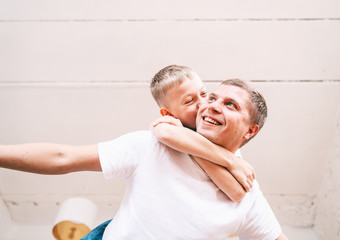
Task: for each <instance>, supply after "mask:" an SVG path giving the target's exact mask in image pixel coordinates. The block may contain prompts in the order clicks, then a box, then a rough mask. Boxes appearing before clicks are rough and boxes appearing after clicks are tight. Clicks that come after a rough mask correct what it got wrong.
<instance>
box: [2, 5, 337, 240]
mask: <svg viewBox="0 0 340 240" xmlns="http://www.w3.org/2000/svg"><path fill="white" fill-rule="evenodd" d="M173 63H176V64H183V65H188V66H190V67H192V68H194V69H195V70H196V71H197V72H198V73H199V74H200V76H201V77H202V78H203V79H204V81H205V82H206V84H207V86H208V88H209V89H210V90H213V89H214V88H215V87H216V86H218V83H219V81H221V80H224V79H227V78H231V77H238V78H242V79H246V80H249V81H252V82H253V84H254V85H255V86H256V87H257V88H258V89H260V90H261V92H263V94H264V95H265V97H266V99H267V102H268V106H269V117H268V121H267V123H266V125H265V127H264V129H263V130H262V133H260V134H259V135H258V136H257V137H256V138H255V139H254V140H253V141H252V142H250V143H249V144H248V145H247V146H245V147H244V149H243V155H244V157H245V158H246V159H247V160H249V162H251V164H252V165H253V166H254V167H255V170H256V173H257V178H258V180H259V181H260V184H261V187H262V190H263V192H264V193H265V195H266V196H267V199H268V200H269V202H270V203H271V205H272V207H273V209H274V211H275V213H276V214H277V216H278V218H279V220H280V222H281V223H282V224H288V225H293V226H304V227H312V226H314V225H315V223H316V224H317V227H316V228H315V229H317V231H318V232H319V233H320V234H323V236H326V235H325V232H329V231H327V226H332V227H333V228H332V229H339V228H340V227H339V226H340V221H339V218H338V217H336V216H337V215H334V214H335V213H334V214H333V215H332V212H328V214H330V215H332V216H333V217H335V218H337V219H336V221H333V222H332V223H328V225H327V226H326V225H325V224H324V222H325V220H320V219H322V218H320V217H318V214H321V213H322V206H325V205H327V200H322V201H323V205H322V204H319V200H318V199H319V198H318V193H320V192H321V193H322V194H321V195H322V196H323V197H325V196H326V199H327V196H328V193H327V191H322V188H324V189H325V184H324V183H323V182H324V181H325V180H324V179H325V178H328V177H325V176H329V161H330V160H329V159H330V158H329V153H330V151H332V150H331V149H334V148H333V147H332V146H334V144H335V143H334V142H335V141H337V140H336V138H334V137H332V136H333V132H334V131H336V129H338V127H337V125H336V124H337V120H336V119H337V115H336V109H338V108H339V105H340V1H338V0H324V1H315V0H312V1H307V0H299V1H264V0H260V1H250V0H246V1H217V0H216V1H214V0H213V1H194V0H189V1H174V0H172V1H155V0H142V1H132V0H130V1H129V0H124V1H123V0H115V1H90V0H83V1H65V0H59V1H51V0H45V1H39V0H31V1H26V0H12V1H5V0H0V111H1V118H0V119H1V120H0V143H1V144H12V143H23V142H31V141H49V142H58V143H69V144H88V143H97V142H99V141H105V140H108V139H112V138H114V137H117V136H119V135H121V134H123V133H126V132H130V131H134V130H138V129H147V128H148V125H149V123H150V122H151V121H152V120H153V119H155V118H156V117H157V116H158V108H157V106H156V104H155V103H154V102H153V99H152V97H151V94H150V93H149V89H148V87H149V81H150V79H151V78H152V76H153V75H154V74H155V73H156V72H157V71H158V70H160V69H161V68H162V67H164V66H166V65H169V64H173ZM331 159H335V160H332V161H335V162H336V161H339V155H336V156H335V157H333V158H331ZM335 166H336V167H335V168H334V169H333V170H332V171H333V172H332V174H334V175H336V174H339V173H340V169H339V165H335ZM70 182H72V184H70ZM337 183H338V182H337ZM320 189H321V190H320ZM333 190H335V191H338V190H339V186H338V185H337V184H336V185H335V187H334V189H333ZM123 191H124V184H123V183H122V182H121V181H119V180H113V181H105V180H103V177H102V176H101V175H100V174H97V173H74V174H69V175H66V176H40V175H33V174H26V173H19V172H15V171H10V170H4V169H0V194H1V197H2V199H3V201H4V202H5V206H6V208H5V207H1V208H0V210H1V212H3V213H4V214H0V220H1V221H2V222H5V223H7V225H8V221H9V220H8V217H6V216H8V215H6V214H7V213H6V214H5V212H7V211H8V214H9V215H10V216H11V218H12V220H11V223H12V224H14V225H15V226H16V227H19V228H20V226H22V227H23V226H26V225H29V224H40V225H52V224H53V219H54V216H55V214H56V211H57V209H58V204H59V203H60V202H61V201H62V200H63V199H65V198H67V197H69V196H72V195H81V196H86V197H88V198H90V199H92V200H94V201H95V202H96V203H97V204H98V205H99V206H100V216H99V218H98V222H100V221H102V220H105V219H106V218H107V217H109V216H112V215H113V214H114V211H115V209H117V207H118V205H119V202H120V199H121V196H122V193H123ZM332 196H333V195H332ZM318 205H319V206H320V207H319V208H318ZM334 208H335V209H336V210H337V211H338V210H339V208H340V207H339V204H336V203H335V206H334ZM316 218H317V219H318V221H315V219H316ZM4 226H5V225H4ZM2 229H6V228H1V226H0V232H2V231H3V230H2ZM338 234H339V231H338ZM9 235H11V236H12V237H11V238H10V237H8V238H7V239H14V238H15V234H14V233H9V234H8V236H9ZM17 238H18V239H20V237H17ZM0 239H1V237H0ZM42 239H46V236H43V237H42ZM324 239H326V238H324Z"/></svg>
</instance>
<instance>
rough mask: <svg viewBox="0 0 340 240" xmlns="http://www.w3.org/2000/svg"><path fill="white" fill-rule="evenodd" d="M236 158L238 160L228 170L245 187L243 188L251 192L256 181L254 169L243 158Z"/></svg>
mask: <svg viewBox="0 0 340 240" xmlns="http://www.w3.org/2000/svg"><path fill="white" fill-rule="evenodd" d="M235 157H236V156H235ZM236 158H237V160H235V161H233V164H232V166H231V167H230V168H228V170H229V171H230V173H231V174H232V175H233V176H234V178H236V180H237V181H238V182H239V183H240V184H241V185H242V186H243V188H244V189H245V190H246V191H247V192H249V190H250V189H251V188H252V187H253V182H254V179H255V172H254V168H253V167H252V166H251V165H250V164H249V163H248V162H246V161H245V160H243V159H242V158H239V157H236Z"/></svg>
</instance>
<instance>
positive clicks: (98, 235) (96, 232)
mask: <svg viewBox="0 0 340 240" xmlns="http://www.w3.org/2000/svg"><path fill="white" fill-rule="evenodd" d="M111 221H112V219H110V220H107V221H106V222H103V223H102V224H100V225H99V226H97V227H96V228H94V229H93V230H92V231H91V232H89V233H88V234H87V235H86V236H85V237H83V238H82V239H80V240H102V238H103V234H104V231H105V228H106V227H107V225H109V223H110V222H111Z"/></svg>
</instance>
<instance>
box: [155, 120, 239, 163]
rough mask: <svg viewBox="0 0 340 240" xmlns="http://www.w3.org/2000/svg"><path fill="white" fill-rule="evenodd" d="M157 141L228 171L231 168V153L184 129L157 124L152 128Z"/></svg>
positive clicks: (232, 155) (232, 157)
mask: <svg viewBox="0 0 340 240" xmlns="http://www.w3.org/2000/svg"><path fill="white" fill-rule="evenodd" d="M153 132H154V134H155V135H156V137H157V138H158V140H159V141H160V142H162V143H164V144H166V145H168V146H169V147H171V148H173V149H176V150H177V151H180V152H184V153H187V154H191V155H194V156H198V157H200V158H203V159H206V160H208V161H211V162H213V163H216V164H218V165H221V166H224V167H226V168H228V169H230V168H232V167H233V164H234V162H233V159H234V158H236V156H234V154H233V153H231V152H230V151H228V150H227V149H225V148H222V147H220V146H218V145H216V144H214V143H212V142H210V141H209V140H208V139H206V138H205V137H203V136H202V135H200V134H198V133H196V132H194V131H192V130H190V129H188V128H184V127H176V126H173V125H170V124H166V123H163V124H159V125H157V126H156V127H154V128H153Z"/></svg>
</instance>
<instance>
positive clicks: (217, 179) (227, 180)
mask: <svg viewBox="0 0 340 240" xmlns="http://www.w3.org/2000/svg"><path fill="white" fill-rule="evenodd" d="M194 159H195V160H196V162H197V163H198V164H199V165H200V166H201V167H202V168H203V170H204V171H205V172H206V173H207V175H208V176H209V177H210V178H211V180H212V181H213V182H214V183H215V184H216V186H217V187H218V188H219V189H221V191H222V192H224V193H225V194H226V195H227V196H228V197H229V198H230V199H231V200H232V201H234V202H238V201H240V200H242V198H243V197H244V196H245V194H246V191H245V190H244V189H243V187H242V186H241V185H240V183H239V182H238V181H237V180H236V179H235V178H234V177H233V176H232V175H231V174H230V172H229V171H228V170H227V169H225V168H223V167H221V166H219V165H216V164H214V163H212V162H209V161H206V160H204V159H202V158H199V157H194Z"/></svg>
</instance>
